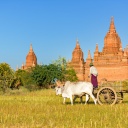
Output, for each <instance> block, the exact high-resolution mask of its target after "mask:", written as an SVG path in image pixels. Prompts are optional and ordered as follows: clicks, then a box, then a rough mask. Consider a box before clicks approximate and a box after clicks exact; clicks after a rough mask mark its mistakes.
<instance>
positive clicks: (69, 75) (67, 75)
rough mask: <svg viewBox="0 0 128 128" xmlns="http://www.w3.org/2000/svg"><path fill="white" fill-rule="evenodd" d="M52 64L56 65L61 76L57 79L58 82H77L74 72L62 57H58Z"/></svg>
mask: <svg viewBox="0 0 128 128" xmlns="http://www.w3.org/2000/svg"><path fill="white" fill-rule="evenodd" d="M53 64H55V65H57V66H58V67H59V68H60V69H61V72H62V74H63V77H62V78H57V79H59V80H60V81H63V82H65V81H68V80H69V81H72V82H73V81H78V77H77V76H76V72H75V70H74V69H73V68H72V67H70V66H68V62H67V61H66V59H65V58H64V57H59V58H58V60H55V61H53Z"/></svg>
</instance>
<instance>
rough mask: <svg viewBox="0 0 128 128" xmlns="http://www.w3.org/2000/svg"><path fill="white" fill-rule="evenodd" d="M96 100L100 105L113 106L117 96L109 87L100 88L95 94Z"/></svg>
mask: <svg viewBox="0 0 128 128" xmlns="http://www.w3.org/2000/svg"><path fill="white" fill-rule="evenodd" d="M97 100H98V103H99V104H100V105H103V104H108V105H113V104H115V103H116V101H117V94H116V92H115V90H114V89H113V88H111V87H102V88H101V89H100V90H99V91H98V93H97Z"/></svg>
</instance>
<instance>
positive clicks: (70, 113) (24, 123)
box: [0, 89, 128, 128]
mask: <svg viewBox="0 0 128 128" xmlns="http://www.w3.org/2000/svg"><path fill="white" fill-rule="evenodd" d="M62 101H63V99H62V97H61V96H56V95H55V91H54V90H53V89H47V90H41V91H35V92H26V93H24V94H17V93H14V94H13V95H12V94H11V95H4V96H3V95H1V96H0V128H127V127H128V122H127V119H128V94H125V95H124V101H123V103H121V104H116V105H114V106H107V105H103V106H100V105H94V103H93V101H92V100H90V102H89V104H88V105H84V103H83V104H80V103H79V99H77V100H76V103H75V104H74V105H73V106H71V105H70V100H69V99H67V100H66V104H65V105H63V104H62Z"/></svg>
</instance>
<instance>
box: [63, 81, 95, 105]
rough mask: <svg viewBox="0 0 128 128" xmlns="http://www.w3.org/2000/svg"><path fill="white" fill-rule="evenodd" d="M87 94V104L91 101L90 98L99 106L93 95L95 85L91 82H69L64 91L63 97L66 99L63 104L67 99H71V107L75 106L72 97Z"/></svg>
mask: <svg viewBox="0 0 128 128" xmlns="http://www.w3.org/2000/svg"><path fill="white" fill-rule="evenodd" d="M84 94H86V100H85V104H86V103H87V101H88V100H89V96H90V97H91V98H92V99H93V101H94V103H95V104H97V99H96V98H95V97H94V95H93V85H92V83H90V82H76V83H73V82H70V81H67V82H66V83H65V86H64V88H63V90H62V97H63V98H64V100H63V103H64V104H65V100H66V98H70V101H71V105H73V99H72V96H79V97H81V96H82V95H84Z"/></svg>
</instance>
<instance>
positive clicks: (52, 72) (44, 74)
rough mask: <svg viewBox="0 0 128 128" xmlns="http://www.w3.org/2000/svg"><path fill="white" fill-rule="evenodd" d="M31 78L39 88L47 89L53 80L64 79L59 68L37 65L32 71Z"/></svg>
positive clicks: (50, 65) (56, 66)
mask: <svg viewBox="0 0 128 128" xmlns="http://www.w3.org/2000/svg"><path fill="white" fill-rule="evenodd" d="M31 76H32V78H33V79H34V80H35V82H36V84H37V85H38V86H40V87H47V86H48V85H50V84H52V81H53V80H54V79H55V78H59V79H62V78H63V77H64V76H63V74H62V71H61V68H60V67H59V66H58V65H54V64H49V65H37V66H36V67H34V68H33V69H32V72H31Z"/></svg>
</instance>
